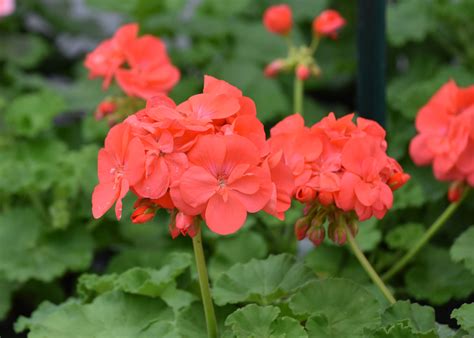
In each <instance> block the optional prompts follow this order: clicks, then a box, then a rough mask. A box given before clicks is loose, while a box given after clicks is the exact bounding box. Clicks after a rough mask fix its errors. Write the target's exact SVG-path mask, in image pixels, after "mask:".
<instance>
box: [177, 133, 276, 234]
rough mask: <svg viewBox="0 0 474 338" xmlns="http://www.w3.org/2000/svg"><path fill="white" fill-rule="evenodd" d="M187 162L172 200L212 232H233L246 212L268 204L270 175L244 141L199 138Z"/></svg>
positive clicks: (241, 222) (234, 138) (270, 183)
mask: <svg viewBox="0 0 474 338" xmlns="http://www.w3.org/2000/svg"><path fill="white" fill-rule="evenodd" d="M188 159H189V162H190V167H189V169H187V170H186V172H185V173H184V174H183V175H182V176H181V178H180V180H179V182H178V183H177V184H176V185H175V186H173V187H172V188H171V197H172V198H173V201H174V202H175V204H176V206H177V207H178V208H179V209H180V210H181V211H182V212H184V213H185V214H187V215H198V214H201V215H202V216H203V218H204V219H205V220H206V223H207V225H208V226H209V228H210V229H211V230H212V231H214V232H216V233H218V234H222V235H227V234H231V233H234V232H236V231H237V230H238V229H239V228H240V227H242V225H243V224H244V222H245V219H246V217H247V212H251V213H254V212H257V211H260V210H262V209H263V208H264V207H265V205H266V204H267V203H268V201H269V199H270V197H271V190H272V182H271V178H270V173H269V171H268V170H265V169H264V168H262V167H260V166H259V164H260V157H259V156H258V150H257V148H256V147H255V146H254V145H253V144H252V143H251V142H250V141H249V140H247V139H246V138H244V137H241V136H237V135H231V136H218V135H206V136H202V137H201V138H199V140H198V141H197V143H196V145H195V146H194V147H193V148H192V149H191V151H190V152H189V153H188Z"/></svg>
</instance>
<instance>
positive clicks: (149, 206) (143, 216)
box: [130, 198, 158, 224]
mask: <svg viewBox="0 0 474 338" xmlns="http://www.w3.org/2000/svg"><path fill="white" fill-rule="evenodd" d="M133 207H134V208H135V210H134V211H133V213H132V216H131V217H130V218H131V220H132V223H135V224H140V223H146V222H148V221H150V220H152V219H153V217H155V213H156V211H157V210H158V206H156V205H155V204H154V203H153V202H152V201H151V200H149V199H147V198H142V199H138V200H137V201H136V202H135V203H134V205H133Z"/></svg>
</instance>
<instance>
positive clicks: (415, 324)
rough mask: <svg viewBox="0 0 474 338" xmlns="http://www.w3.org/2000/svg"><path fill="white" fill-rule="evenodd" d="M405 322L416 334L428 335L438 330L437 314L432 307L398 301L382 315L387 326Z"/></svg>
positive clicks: (383, 322)
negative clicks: (427, 333) (429, 332)
mask: <svg viewBox="0 0 474 338" xmlns="http://www.w3.org/2000/svg"><path fill="white" fill-rule="evenodd" d="M400 322H403V323H404V325H406V326H409V327H410V328H411V329H412V331H413V332H415V333H426V332H428V331H431V330H435V329H436V323H435V312H434V309H433V308H432V307H429V306H422V305H419V304H410V302H408V301H398V302H396V303H395V304H393V305H391V306H390V307H389V308H388V309H386V310H385V312H384V313H383V314H382V324H383V325H385V326H389V325H393V324H396V323H400Z"/></svg>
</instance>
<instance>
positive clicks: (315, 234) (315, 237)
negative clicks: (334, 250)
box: [307, 226, 326, 246]
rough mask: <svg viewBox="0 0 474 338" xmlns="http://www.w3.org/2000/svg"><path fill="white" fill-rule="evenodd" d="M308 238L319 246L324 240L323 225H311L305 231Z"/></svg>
mask: <svg viewBox="0 0 474 338" xmlns="http://www.w3.org/2000/svg"><path fill="white" fill-rule="evenodd" d="M307 234H308V239H309V240H310V241H311V242H313V244H314V245H315V246H320V245H321V243H322V242H323V241H324V237H325V236H326V231H325V230H324V227H323V226H316V227H313V226H311V227H310V228H309V230H308V232H307Z"/></svg>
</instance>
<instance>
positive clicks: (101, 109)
mask: <svg viewBox="0 0 474 338" xmlns="http://www.w3.org/2000/svg"><path fill="white" fill-rule="evenodd" d="M116 110H117V105H116V104H115V103H113V102H112V101H102V102H101V103H100V104H99V105H98V106H97V110H96V111H95V119H96V120H102V119H103V118H104V117H105V116H107V115H110V114H113V113H114V112H115V111H116Z"/></svg>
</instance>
